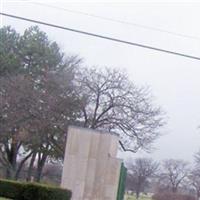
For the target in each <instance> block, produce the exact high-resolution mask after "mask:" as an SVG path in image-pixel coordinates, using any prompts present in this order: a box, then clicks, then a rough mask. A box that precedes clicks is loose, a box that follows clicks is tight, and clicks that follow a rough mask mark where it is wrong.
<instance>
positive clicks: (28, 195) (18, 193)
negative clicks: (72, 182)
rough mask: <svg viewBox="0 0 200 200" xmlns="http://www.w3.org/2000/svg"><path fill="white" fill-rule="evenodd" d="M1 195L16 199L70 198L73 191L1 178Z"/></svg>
mask: <svg viewBox="0 0 200 200" xmlns="http://www.w3.org/2000/svg"><path fill="white" fill-rule="evenodd" d="M0 196H2V197H6V198H11V199H15V200H70V199H71V191H69V190H66V189H61V188H59V187H52V186H48V185H42V184H36V183H21V182H17V181H8V180H0Z"/></svg>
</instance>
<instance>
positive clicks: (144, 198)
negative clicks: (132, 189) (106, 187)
mask: <svg viewBox="0 0 200 200" xmlns="http://www.w3.org/2000/svg"><path fill="white" fill-rule="evenodd" d="M125 200H136V198H135V196H130V195H129V196H126V198H125ZM139 200H152V198H151V197H147V196H144V195H141V196H140V198H139Z"/></svg>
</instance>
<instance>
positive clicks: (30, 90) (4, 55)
mask: <svg viewBox="0 0 200 200" xmlns="http://www.w3.org/2000/svg"><path fill="white" fill-rule="evenodd" d="M66 39H67V38H66ZM69 51H70V49H69ZM164 124H165V121H164V115H163V111H162V109H161V108H160V107H159V106H157V105H155V103H154V101H153V98H152V94H151V91H150V90H149V88H148V87H144V86H139V85H137V84H135V83H133V82H132V81H131V80H130V78H129V77H128V76H127V74H126V73H125V72H123V70H117V69H112V68H110V67H103V68H98V67H87V66H84V63H83V61H82V59H81V58H80V57H79V56H77V55H70V54H69V55H67V54H65V53H63V52H62V50H61V49H60V47H59V45H58V44H57V43H56V42H55V41H51V40H50V39H49V38H48V35H47V34H46V33H45V32H43V31H41V30H40V29H39V27H37V26H34V27H30V28H28V29H26V30H25V31H24V32H23V33H22V34H20V33H18V32H17V31H16V30H15V29H13V28H12V27H9V26H8V27H3V28H1V29H0V167H1V168H2V169H3V176H4V177H6V178H10V179H19V178H20V177H21V172H22V169H23V168H24V167H26V169H27V170H26V175H25V177H26V180H27V181H30V179H31V177H33V176H34V180H35V181H40V180H41V175H42V172H43V169H44V166H45V164H46V163H48V162H61V163H62V161H63V157H64V147H65V144H66V140H67V127H68V126H69V125H77V126H82V127H88V128H92V129H100V130H104V131H107V132H115V133H118V134H119V135H120V145H121V148H122V149H123V150H125V151H131V152H136V151H137V150H138V149H144V150H148V149H149V148H151V144H152V143H153V142H154V141H155V139H156V138H157V137H158V136H159V135H160V128H161V127H162V126H163V125H164Z"/></svg>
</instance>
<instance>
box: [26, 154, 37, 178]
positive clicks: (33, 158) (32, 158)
mask: <svg viewBox="0 0 200 200" xmlns="http://www.w3.org/2000/svg"><path fill="white" fill-rule="evenodd" d="M35 158H36V153H35V152H34V153H33V155H32V157H31V161H30V164H29V167H28V172H27V177H26V181H30V180H31V176H32V171H33V166H34V162H35Z"/></svg>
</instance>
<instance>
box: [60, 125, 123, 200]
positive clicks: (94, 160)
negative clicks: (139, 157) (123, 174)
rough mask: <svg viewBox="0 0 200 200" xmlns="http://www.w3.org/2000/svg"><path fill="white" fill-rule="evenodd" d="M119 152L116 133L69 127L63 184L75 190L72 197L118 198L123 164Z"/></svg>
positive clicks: (90, 199)
mask: <svg viewBox="0 0 200 200" xmlns="http://www.w3.org/2000/svg"><path fill="white" fill-rule="evenodd" d="M117 151H118V136H117V135H115V134H111V133H104V132H100V131H96V130H92V129H87V128H79V127H74V126H70V127H69V130H68V138H67V145H66V150H65V158H64V167H63V174H62V183H61V187H63V188H67V189H70V190H71V191H72V200H116V199H117V193H118V190H119V189H118V186H119V182H120V169H121V164H122V160H120V159H117V158H116V155H117Z"/></svg>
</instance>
